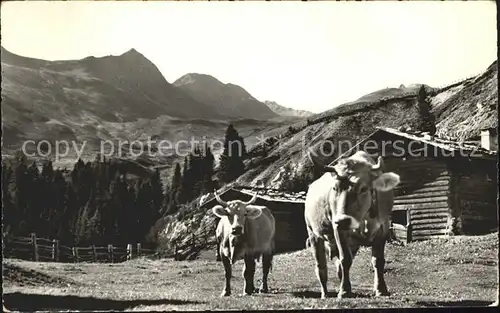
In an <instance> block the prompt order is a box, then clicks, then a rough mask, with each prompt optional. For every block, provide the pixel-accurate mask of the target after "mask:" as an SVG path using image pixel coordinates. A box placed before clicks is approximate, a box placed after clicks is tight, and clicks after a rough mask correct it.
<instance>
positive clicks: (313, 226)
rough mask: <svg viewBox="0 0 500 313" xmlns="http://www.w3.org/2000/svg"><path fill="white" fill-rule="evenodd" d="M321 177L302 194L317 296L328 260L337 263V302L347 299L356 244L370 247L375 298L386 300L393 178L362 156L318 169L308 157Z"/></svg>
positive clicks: (380, 165)
mask: <svg viewBox="0 0 500 313" xmlns="http://www.w3.org/2000/svg"><path fill="white" fill-rule="evenodd" d="M309 157H310V159H311V161H312V162H313V163H314V165H315V166H318V167H321V169H322V171H323V172H324V173H323V175H322V176H321V177H320V178H318V179H317V180H316V181H314V182H313V183H312V184H311V185H310V186H309V189H308V191H307V195H306V201H305V210H304V215H305V221H306V228H307V232H308V239H307V241H306V245H308V246H309V247H310V248H311V249H312V252H313V255H314V259H315V261H316V268H315V271H316V276H317V278H318V280H319V282H320V285H321V297H322V298H326V296H327V280H328V277H327V276H328V275H327V273H328V270H327V258H326V254H327V252H329V257H330V259H331V260H332V259H333V258H334V257H337V259H336V267H337V275H338V277H339V279H340V288H339V291H338V297H339V298H342V297H349V296H351V295H352V292H351V282H350V278H349V272H350V267H351V265H352V262H353V260H354V257H355V256H356V253H357V251H358V249H359V247H360V246H361V245H364V246H371V250H372V266H373V269H374V289H375V295H376V296H380V295H388V290H387V286H386V283H385V280H384V266H385V253H384V250H385V244H386V241H387V239H388V235H389V226H390V225H389V223H390V215H391V212H392V206H393V198H394V194H393V188H394V187H395V186H396V185H398V184H399V180H400V178H399V176H398V175H397V174H395V173H383V166H384V164H383V159H382V157H379V158H378V160H377V161H378V162H377V163H376V164H375V162H374V160H373V159H372V158H371V157H370V155H369V154H367V153H366V152H364V151H359V152H356V153H355V154H354V155H352V156H351V157H349V158H343V159H340V160H339V161H338V162H337V163H336V164H335V165H334V166H323V165H321V164H319V162H317V161H316V160H315V159H314V158H313V157H312V156H311V155H309Z"/></svg>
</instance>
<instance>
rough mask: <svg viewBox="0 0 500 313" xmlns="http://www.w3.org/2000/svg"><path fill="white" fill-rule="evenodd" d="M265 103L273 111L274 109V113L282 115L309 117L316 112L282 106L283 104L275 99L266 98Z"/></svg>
mask: <svg viewBox="0 0 500 313" xmlns="http://www.w3.org/2000/svg"><path fill="white" fill-rule="evenodd" d="M264 104H265V105H267V107H268V108H269V109H271V111H273V112H274V113H276V114H278V115H281V116H289V117H309V116H311V115H313V114H314V113H312V112H309V111H305V110H295V109H292V108H288V107H285V106H282V105H280V104H278V103H276V102H275V101H270V100H266V101H264Z"/></svg>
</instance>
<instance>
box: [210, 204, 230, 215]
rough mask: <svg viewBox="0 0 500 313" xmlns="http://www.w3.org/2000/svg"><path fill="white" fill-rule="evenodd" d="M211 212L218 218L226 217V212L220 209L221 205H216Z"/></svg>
mask: <svg viewBox="0 0 500 313" xmlns="http://www.w3.org/2000/svg"><path fill="white" fill-rule="evenodd" d="M212 212H213V213H214V214H215V215H216V216H218V217H223V216H227V211H226V209H224V208H223V207H222V205H216V206H214V207H213V208H212Z"/></svg>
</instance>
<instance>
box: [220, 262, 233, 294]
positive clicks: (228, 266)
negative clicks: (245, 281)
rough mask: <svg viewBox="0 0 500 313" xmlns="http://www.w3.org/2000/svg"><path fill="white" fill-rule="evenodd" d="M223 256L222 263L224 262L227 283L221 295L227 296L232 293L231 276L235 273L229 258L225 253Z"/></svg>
mask: <svg viewBox="0 0 500 313" xmlns="http://www.w3.org/2000/svg"><path fill="white" fill-rule="evenodd" d="M221 258H222V264H224V273H225V276H226V285H225V286H224V289H223V290H222V294H221V297H226V296H230V295H231V276H232V275H233V273H232V266H231V262H230V261H229V258H228V257H226V256H225V255H222V256H221Z"/></svg>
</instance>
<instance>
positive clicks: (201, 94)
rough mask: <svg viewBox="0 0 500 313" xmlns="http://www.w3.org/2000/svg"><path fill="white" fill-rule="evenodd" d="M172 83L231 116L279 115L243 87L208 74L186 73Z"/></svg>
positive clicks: (216, 109) (271, 116) (268, 117)
mask: <svg viewBox="0 0 500 313" xmlns="http://www.w3.org/2000/svg"><path fill="white" fill-rule="evenodd" d="M173 85H174V86H176V87H177V88H179V89H181V90H183V91H184V92H186V94H188V95H190V96H191V97H192V98H194V99H196V100H198V101H203V102H205V103H207V104H208V105H210V106H211V107H212V108H213V109H214V110H215V111H217V112H224V114H227V115H228V116H230V117H233V118H254V119H272V118H276V117H278V116H279V115H278V114H276V113H275V112H273V111H272V110H271V109H269V108H268V107H267V106H266V105H265V104H264V103H262V102H260V101H258V100H257V99H256V98H255V97H253V96H252V95H251V94H250V93H249V92H248V91H246V90H245V89H244V88H243V87H241V86H239V85H235V84H233V83H223V82H221V81H220V80H218V79H217V78H215V77H213V76H211V75H208V74H200V73H188V74H185V75H183V76H181V77H180V78H178V79H177V80H176V81H175V82H174V83H173Z"/></svg>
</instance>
